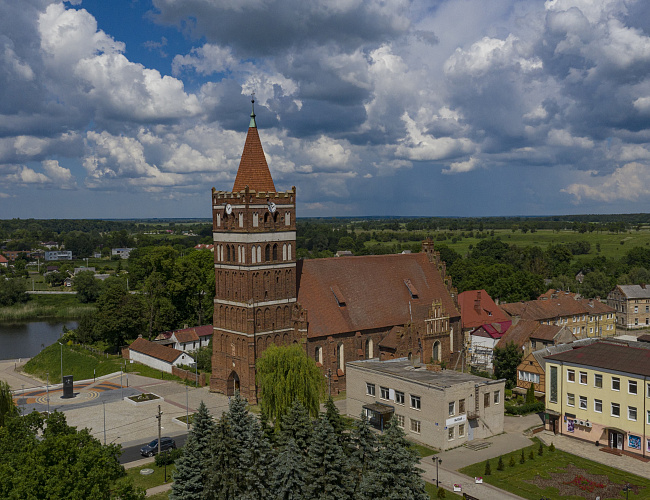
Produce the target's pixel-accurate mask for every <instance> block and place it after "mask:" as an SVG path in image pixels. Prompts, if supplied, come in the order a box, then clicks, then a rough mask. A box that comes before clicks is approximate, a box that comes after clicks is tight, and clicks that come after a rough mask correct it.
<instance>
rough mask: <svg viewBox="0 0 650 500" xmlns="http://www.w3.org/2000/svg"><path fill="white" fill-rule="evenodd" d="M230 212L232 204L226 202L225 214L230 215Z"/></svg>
mask: <svg viewBox="0 0 650 500" xmlns="http://www.w3.org/2000/svg"><path fill="white" fill-rule="evenodd" d="M231 213H232V205H231V204H230V203H228V204H227V205H226V214H228V215H230V214H231Z"/></svg>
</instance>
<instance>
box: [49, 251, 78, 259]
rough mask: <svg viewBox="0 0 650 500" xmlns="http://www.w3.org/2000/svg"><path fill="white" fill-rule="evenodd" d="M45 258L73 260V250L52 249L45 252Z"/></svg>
mask: <svg viewBox="0 0 650 500" xmlns="http://www.w3.org/2000/svg"><path fill="white" fill-rule="evenodd" d="M45 260H46V261H52V260H72V250H50V251H49V252H45Z"/></svg>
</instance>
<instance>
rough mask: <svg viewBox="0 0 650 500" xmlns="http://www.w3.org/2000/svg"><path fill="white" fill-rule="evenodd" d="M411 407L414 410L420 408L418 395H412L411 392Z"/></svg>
mask: <svg viewBox="0 0 650 500" xmlns="http://www.w3.org/2000/svg"><path fill="white" fill-rule="evenodd" d="M411 408H413V409H414V410H420V409H421V404H420V396H414V395H413V394H411Z"/></svg>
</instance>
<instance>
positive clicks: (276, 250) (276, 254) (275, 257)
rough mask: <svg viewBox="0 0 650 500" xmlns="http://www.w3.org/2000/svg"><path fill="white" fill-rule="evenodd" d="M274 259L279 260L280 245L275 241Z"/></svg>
mask: <svg viewBox="0 0 650 500" xmlns="http://www.w3.org/2000/svg"><path fill="white" fill-rule="evenodd" d="M273 260H274V261H276V260H278V245H277V243H275V244H274V245H273Z"/></svg>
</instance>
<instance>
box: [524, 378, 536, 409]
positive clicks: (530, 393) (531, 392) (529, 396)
mask: <svg viewBox="0 0 650 500" xmlns="http://www.w3.org/2000/svg"><path fill="white" fill-rule="evenodd" d="M535 401H537V400H536V399H535V384H534V383H533V382H531V383H530V387H528V390H527V391H526V404H532V403H534V402H535Z"/></svg>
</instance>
